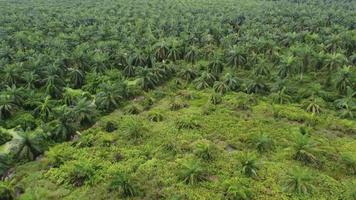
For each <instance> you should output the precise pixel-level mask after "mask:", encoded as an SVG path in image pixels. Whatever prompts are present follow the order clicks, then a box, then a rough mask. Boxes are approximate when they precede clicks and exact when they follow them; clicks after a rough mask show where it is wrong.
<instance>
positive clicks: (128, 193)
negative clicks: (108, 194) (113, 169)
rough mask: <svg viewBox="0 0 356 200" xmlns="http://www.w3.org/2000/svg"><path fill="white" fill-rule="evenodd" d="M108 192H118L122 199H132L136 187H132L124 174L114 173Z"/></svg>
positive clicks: (135, 192)
mask: <svg viewBox="0 0 356 200" xmlns="http://www.w3.org/2000/svg"><path fill="white" fill-rule="evenodd" d="M109 190H110V191H119V193H120V194H121V196H122V197H133V196H136V195H137V192H138V191H137V188H136V186H135V185H133V183H132V181H131V180H130V178H129V176H128V175H127V174H125V173H116V174H114V175H113V176H112V180H111V182H110V185H109Z"/></svg>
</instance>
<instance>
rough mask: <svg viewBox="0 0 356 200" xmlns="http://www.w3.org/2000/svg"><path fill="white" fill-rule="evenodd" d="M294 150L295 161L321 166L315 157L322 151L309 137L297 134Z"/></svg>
mask: <svg viewBox="0 0 356 200" xmlns="http://www.w3.org/2000/svg"><path fill="white" fill-rule="evenodd" d="M293 149H294V155H293V158H294V159H295V160H298V161H301V162H303V163H304V164H314V165H317V166H319V165H320V161H319V159H318V158H317V156H316V155H315V153H317V152H318V151H320V150H319V149H318V147H317V144H316V143H315V142H313V141H312V140H311V139H310V137H309V136H308V135H301V134H297V136H296V138H295V144H294V146H293Z"/></svg>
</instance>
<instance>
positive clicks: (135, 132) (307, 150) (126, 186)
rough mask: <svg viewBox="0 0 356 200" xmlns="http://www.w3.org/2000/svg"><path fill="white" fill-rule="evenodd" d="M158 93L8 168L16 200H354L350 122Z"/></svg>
mask: <svg viewBox="0 0 356 200" xmlns="http://www.w3.org/2000/svg"><path fill="white" fill-rule="evenodd" d="M157 91H158V90H156V92H151V93H149V94H148V95H150V96H151V97H152V99H153V100H152V105H151V106H148V107H147V105H146V104H147V103H144V100H141V101H137V102H135V105H136V106H137V107H138V109H137V110H136V109H134V108H132V107H130V108H124V109H122V110H116V111H114V112H113V113H111V114H109V115H107V116H104V117H102V118H101V119H100V120H99V121H98V122H97V123H96V124H95V125H94V126H93V128H90V129H88V130H86V131H84V132H82V133H81V134H80V136H79V137H78V138H75V139H74V140H73V141H70V142H66V143H62V144H58V145H55V146H54V147H52V148H50V150H49V151H48V152H46V153H45V155H44V157H43V158H40V159H39V160H37V161H33V162H29V163H26V164H24V165H21V166H18V167H16V168H15V169H14V170H13V178H12V179H11V180H10V184H11V185H12V187H13V188H15V190H16V191H17V192H18V193H20V194H21V195H20V196H19V199H22V200H25V199H26V200H29V199H31V200H32V199H122V198H127V199H318V200H320V199H349V198H351V199H352V197H351V196H350V195H349V194H351V195H352V194H353V193H352V192H353V191H352V190H353V189H352V188H353V186H354V185H355V183H354V182H352V180H354V178H355V173H356V171H355V163H356V162H355V156H354V155H355V154H356V142H355V140H354V139H352V138H353V137H354V135H355V131H356V122H355V121H351V120H346V119H342V120H341V119H339V118H338V117H336V115H332V114H330V113H328V114H320V115H313V114H310V113H307V112H305V111H304V110H303V109H302V108H301V105H298V104H289V105H280V104H272V103H270V102H271V101H270V99H269V97H264V98H261V97H258V96H256V95H250V94H245V93H235V92H231V93H227V94H226V95H224V96H223V97H222V99H221V102H220V103H218V104H216V105H214V104H212V103H211V101H210V98H211V95H212V94H213V92H212V91H211V90H203V91H196V90H194V89H182V90H179V91H177V92H175V93H170V92H166V90H161V92H157ZM172 104H179V105H180V106H177V105H175V106H174V109H172ZM145 105H146V106H145ZM144 107H146V108H145V109H143V108H144ZM128 110H129V111H130V110H131V111H132V110H134V111H135V112H128ZM136 111H137V112H136ZM334 116H335V117H334ZM108 127H109V128H108ZM108 130H110V131H108ZM296 181H297V182H296ZM298 181H299V182H298Z"/></svg>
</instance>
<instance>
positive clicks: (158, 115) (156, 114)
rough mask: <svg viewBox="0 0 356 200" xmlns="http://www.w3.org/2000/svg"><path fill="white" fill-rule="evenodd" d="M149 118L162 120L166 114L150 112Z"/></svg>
mask: <svg viewBox="0 0 356 200" xmlns="http://www.w3.org/2000/svg"><path fill="white" fill-rule="evenodd" d="M148 119H149V120H150V121H152V122H161V121H163V119H164V116H163V114H162V113H160V112H150V113H148Z"/></svg>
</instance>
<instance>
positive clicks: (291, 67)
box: [278, 55, 298, 78]
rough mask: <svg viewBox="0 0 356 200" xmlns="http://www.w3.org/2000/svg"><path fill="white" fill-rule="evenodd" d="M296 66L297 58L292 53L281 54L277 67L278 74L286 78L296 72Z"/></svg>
mask: <svg viewBox="0 0 356 200" xmlns="http://www.w3.org/2000/svg"><path fill="white" fill-rule="evenodd" d="M297 66H298V61H297V58H296V57H295V56H293V55H287V56H282V58H281V61H280V65H279V68H278V76H279V77H280V78H287V77H289V76H291V75H293V74H294V73H295V72H296V69H297Z"/></svg>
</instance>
